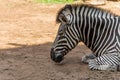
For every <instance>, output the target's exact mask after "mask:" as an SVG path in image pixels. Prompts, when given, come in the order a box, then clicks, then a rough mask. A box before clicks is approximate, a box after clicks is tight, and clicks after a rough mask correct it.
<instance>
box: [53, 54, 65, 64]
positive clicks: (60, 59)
mask: <svg viewBox="0 0 120 80" xmlns="http://www.w3.org/2000/svg"><path fill="white" fill-rule="evenodd" d="M63 58H64V56H63V55H62V54H60V53H58V54H56V55H55V62H58V63H59V62H61V61H62V60H63Z"/></svg>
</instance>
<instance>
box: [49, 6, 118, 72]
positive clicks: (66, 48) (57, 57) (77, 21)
mask: <svg viewBox="0 0 120 80" xmlns="http://www.w3.org/2000/svg"><path fill="white" fill-rule="evenodd" d="M56 22H57V23H59V24H60V25H59V29H58V33H57V35H56V38H55V40H54V42H53V45H52V48H51V52H50V57H51V59H52V60H53V61H54V62H56V63H60V62H61V61H62V60H63V59H64V56H65V55H66V54H67V53H68V52H70V51H71V50H72V49H74V48H75V47H76V46H77V44H78V43H79V42H83V43H84V44H85V45H86V46H87V47H88V48H89V49H91V51H92V54H89V55H85V56H83V57H82V62H84V63H87V64H88V66H89V69H90V70H108V71H119V70H120V66H119V65H120V16H118V15H115V14H113V13H112V12H110V11H107V10H104V9H101V8H97V7H94V6H92V5H86V4H80V5H78V4H66V5H65V6H64V7H63V8H61V9H60V10H59V11H58V14H57V17H56Z"/></svg>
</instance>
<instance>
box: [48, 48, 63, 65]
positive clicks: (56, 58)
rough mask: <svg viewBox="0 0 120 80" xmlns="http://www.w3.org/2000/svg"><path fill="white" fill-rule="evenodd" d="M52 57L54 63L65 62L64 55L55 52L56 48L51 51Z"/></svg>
mask: <svg viewBox="0 0 120 80" xmlns="http://www.w3.org/2000/svg"><path fill="white" fill-rule="evenodd" d="M50 57H51V59H52V60H53V61H55V62H58V63H59V62H61V61H62V60H63V57H64V55H62V54H61V53H56V52H55V51H54V48H52V49H51V53H50Z"/></svg>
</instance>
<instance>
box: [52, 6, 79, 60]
mask: <svg viewBox="0 0 120 80" xmlns="http://www.w3.org/2000/svg"><path fill="white" fill-rule="evenodd" d="M74 17H75V15H74V14H73V13H72V6H71V5H66V6H65V7H64V8H62V9H61V10H60V11H59V12H58V15H57V18H56V22H58V23H59V24H60V26H59V29H58V33H57V35H56V39H55V41H54V43H53V46H52V49H51V59H52V60H53V61H55V62H61V61H62V60H63V58H64V55H66V54H67V53H68V52H69V51H70V50H72V49H73V48H74V47H75V46H76V45H77V44H78V42H79V41H80V40H79V39H80V38H79V36H78V34H77V32H75V31H77V28H76V25H75V24H76V22H75V21H76V20H74Z"/></svg>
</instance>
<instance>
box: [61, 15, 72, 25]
mask: <svg viewBox="0 0 120 80" xmlns="http://www.w3.org/2000/svg"><path fill="white" fill-rule="evenodd" d="M70 18H71V17H70V15H64V14H60V16H59V20H60V21H61V22H63V23H68V24H69V23H70Z"/></svg>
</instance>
